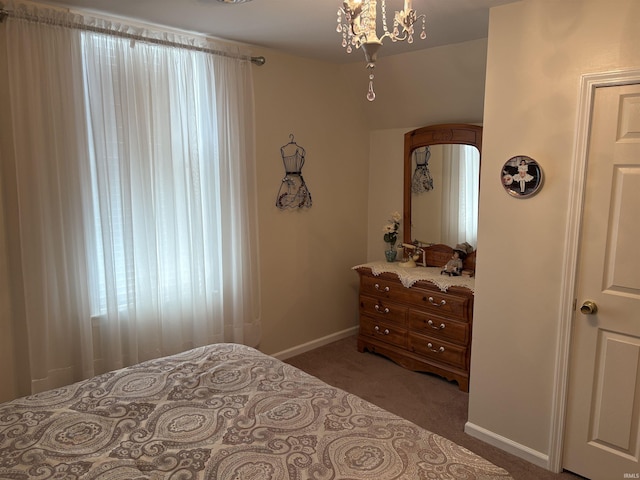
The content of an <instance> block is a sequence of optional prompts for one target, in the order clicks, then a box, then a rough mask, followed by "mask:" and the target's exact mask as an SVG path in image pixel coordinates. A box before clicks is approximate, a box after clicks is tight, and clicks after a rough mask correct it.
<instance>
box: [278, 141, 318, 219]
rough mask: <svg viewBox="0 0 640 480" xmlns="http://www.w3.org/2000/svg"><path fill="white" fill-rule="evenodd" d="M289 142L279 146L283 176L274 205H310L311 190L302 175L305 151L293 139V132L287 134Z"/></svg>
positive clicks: (287, 206) (285, 206)
mask: <svg viewBox="0 0 640 480" xmlns="http://www.w3.org/2000/svg"><path fill="white" fill-rule="evenodd" d="M289 140H290V141H289V143H287V144H286V145H283V146H282V147H280V155H281V156H282V163H283V164H284V171H285V176H284V178H283V179H282V183H281V184H280V190H279V191H278V197H277V199H276V207H278V208H279V209H282V210H283V209H285V208H303V207H310V206H311V203H312V201H311V192H309V189H308V188H307V185H306V183H305V182H304V178H303V177H302V166H303V165H304V161H305V155H306V151H305V149H304V148H303V147H301V146H300V145H298V144H297V143H296V142H295V141H294V137H293V134H291V135H289Z"/></svg>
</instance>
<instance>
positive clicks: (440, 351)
mask: <svg viewBox="0 0 640 480" xmlns="http://www.w3.org/2000/svg"><path fill="white" fill-rule="evenodd" d="M427 348H429V350H431V351H432V352H436V353H442V352H444V347H440V348H438V349H435V348H433V343H431V342H429V343H427Z"/></svg>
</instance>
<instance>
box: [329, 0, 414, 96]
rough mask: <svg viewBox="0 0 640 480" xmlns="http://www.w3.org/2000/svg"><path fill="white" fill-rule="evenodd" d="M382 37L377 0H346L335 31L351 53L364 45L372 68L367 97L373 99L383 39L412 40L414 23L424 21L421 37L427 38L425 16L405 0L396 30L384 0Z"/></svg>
mask: <svg viewBox="0 0 640 480" xmlns="http://www.w3.org/2000/svg"><path fill="white" fill-rule="evenodd" d="M380 3H381V15H380V16H381V18H382V32H383V33H382V36H381V37H380V38H378V32H377V25H376V20H377V19H376V16H377V4H378V2H377V0H344V2H343V3H342V7H340V8H339V9H338V27H337V29H336V31H337V32H338V33H341V34H342V46H343V47H344V48H345V49H346V50H347V53H351V52H352V51H353V49H354V48H360V47H362V51H363V52H364V57H365V60H366V61H367V68H368V69H369V90H368V92H367V100H369V101H370V102H372V101H373V100H375V98H376V94H375V92H374V91H373V69H374V68H375V66H376V58H377V54H378V50H379V49H380V47H381V46H382V40H383V39H385V38H386V37H389V38H390V39H391V40H392V41H393V42H401V41H404V40H406V41H407V43H413V34H414V28H413V25H414V23H416V22H417V21H418V20H422V32H421V33H420V38H421V39H422V40H424V39H425V38H427V34H426V32H425V23H426V19H425V16H424V15H420V16H418V15H416V11H415V10H414V9H413V8H411V0H404V8H403V9H402V10H400V11H399V12H395V16H394V19H393V30H391V31H389V29H388V28H387V2H386V0H381V2H380Z"/></svg>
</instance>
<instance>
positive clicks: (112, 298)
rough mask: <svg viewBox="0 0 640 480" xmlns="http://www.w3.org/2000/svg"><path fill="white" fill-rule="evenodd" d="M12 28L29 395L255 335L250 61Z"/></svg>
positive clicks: (18, 300) (11, 169)
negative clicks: (185, 351)
mask: <svg viewBox="0 0 640 480" xmlns="http://www.w3.org/2000/svg"><path fill="white" fill-rule="evenodd" d="M29 8H31V11H30V12H29V13H31V14H36V15H39V16H41V17H45V18H47V19H48V20H50V23H52V24H55V23H64V22H66V21H68V20H75V21H78V20H79V21H84V22H86V21H89V20H88V19H86V18H80V17H78V16H77V15H76V16H73V17H71V16H68V15H66V14H64V13H58V12H54V11H51V10H48V9H45V8H36V7H29ZM90 21H91V22H98V23H100V26H102V27H108V28H114V29H115V28H119V29H123V28H128V27H123V26H121V25H118V26H117V27H116V26H112V25H110V24H108V22H106V21H103V20H95V19H91V20H90ZM4 23H5V25H4V26H3V27H0V28H2V30H0V32H1V33H2V34H4V35H5V36H6V38H5V41H6V44H7V45H8V46H9V48H8V56H7V65H6V67H7V68H6V72H8V73H7V75H8V84H9V90H10V91H9V94H10V98H11V109H10V115H11V126H12V130H13V139H14V141H13V145H12V148H6V147H4V148H3V150H2V153H3V155H2V157H3V158H2V162H3V165H2V167H3V168H2V172H3V179H2V180H3V182H5V183H4V185H5V186H7V188H8V190H9V191H12V192H15V199H16V202H15V205H13V207H14V209H15V218H16V219H17V221H16V226H18V227H19V228H18V229H17V231H15V234H14V236H13V238H12V240H11V241H10V248H11V249H12V252H13V251H15V252H16V253H19V254H20V262H18V264H19V265H18V267H17V268H14V271H13V272H12V275H13V276H14V277H15V278H21V279H22V283H21V287H22V288H17V289H16V290H15V292H13V293H14V295H13V298H12V303H13V304H14V305H16V308H15V310H16V312H20V311H22V310H24V314H23V316H24V318H20V317H21V315H18V314H17V315H16V318H15V321H16V322H25V323H26V338H27V341H26V342H25V343H26V345H25V347H26V348H28V355H27V356H28V362H29V372H28V374H29V375H30V378H31V391H34V392H35V391H42V390H44V389H47V388H51V387H54V386H58V385H62V384H65V383H69V382H71V381H74V380H77V379H79V378H83V377H88V376H91V375H93V374H94V373H96V372H98V371H101V370H111V369H114V368H118V367H121V366H124V365H128V364H132V363H136V362H139V361H142V360H145V359H148V358H154V357H158V356H161V355H168V354H171V353H175V352H178V351H182V350H185V349H188V348H191V347H194V346H198V345H202V344H206V343H215V342H222V341H233V342H241V343H246V344H253V345H255V344H257V343H258V341H259V335H260V321H259V307H260V306H259V287H258V283H257V282H258V279H259V275H258V272H257V218H256V215H257V208H256V191H255V190H256V188H255V185H256V183H255V152H254V150H253V144H254V138H253V134H254V131H253V121H254V119H253V97H252V80H251V66H250V63H249V61H248V60H238V59H234V58H227V57H223V56H212V55H210V54H206V53H201V52H194V51H188V50H184V49H178V48H170V47H163V46H152V45H149V44H146V43H143V42H136V43H135V44H133V43H132V42H131V41H130V40H124V39H121V38H116V37H113V36H108V35H103V34H97V33H91V32H80V31H78V30H75V29H69V28H66V27H60V26H53V25H49V24H42V23H34V22H29V21H24V20H20V19H18V18H11V17H10V18H8V19H7V20H6V21H5V22H4ZM151 34H152V33H151ZM9 40H10V41H9ZM7 153H9V155H7ZM7 174H8V175H7ZM7 182H9V184H7ZM16 270H17V271H16ZM22 373H24V372H22Z"/></svg>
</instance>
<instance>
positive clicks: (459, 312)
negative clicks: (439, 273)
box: [406, 287, 473, 321]
mask: <svg viewBox="0 0 640 480" xmlns="http://www.w3.org/2000/svg"><path fill="white" fill-rule="evenodd" d="M407 291H408V292H407V293H409V296H408V298H407V299H406V301H408V302H410V303H411V304H412V305H415V306H417V307H420V308H421V309H423V310H425V311H428V312H431V313H434V314H435V315H440V316H447V317H455V318H457V319H459V320H463V321H468V320H469V319H470V318H471V312H472V307H473V303H472V302H473V300H472V298H470V297H469V296H466V297H465V296H457V295H450V294H448V293H444V292H441V291H440V290H439V289H433V290H423V289H419V288H413V287H412V288H408V289H407Z"/></svg>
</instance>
